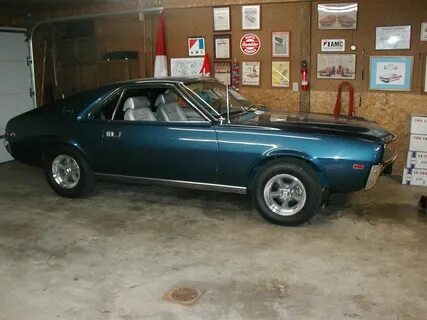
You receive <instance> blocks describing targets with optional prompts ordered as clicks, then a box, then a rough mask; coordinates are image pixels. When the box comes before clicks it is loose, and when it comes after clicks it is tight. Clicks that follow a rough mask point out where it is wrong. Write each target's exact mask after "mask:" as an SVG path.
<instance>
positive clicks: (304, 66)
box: [301, 60, 308, 91]
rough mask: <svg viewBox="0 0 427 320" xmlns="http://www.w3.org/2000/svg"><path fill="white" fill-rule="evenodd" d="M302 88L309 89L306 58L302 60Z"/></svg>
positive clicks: (303, 89)
mask: <svg viewBox="0 0 427 320" xmlns="http://www.w3.org/2000/svg"><path fill="white" fill-rule="evenodd" d="M301 90H302V91H307V90H308V67H307V61H305V60H304V61H302V62H301Z"/></svg>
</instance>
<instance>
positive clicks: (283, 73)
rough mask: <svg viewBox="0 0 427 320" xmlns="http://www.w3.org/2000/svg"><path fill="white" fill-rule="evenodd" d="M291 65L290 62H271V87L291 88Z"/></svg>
mask: <svg viewBox="0 0 427 320" xmlns="http://www.w3.org/2000/svg"><path fill="white" fill-rule="evenodd" d="M290 71H291V63H290V62H289V61H272V62H271V86H272V87H278V88H289V84H290V82H291V81H290V74H291V72H290Z"/></svg>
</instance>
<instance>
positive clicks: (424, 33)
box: [421, 22, 427, 41]
mask: <svg viewBox="0 0 427 320" xmlns="http://www.w3.org/2000/svg"><path fill="white" fill-rule="evenodd" d="M421 41H427V22H423V23H421Z"/></svg>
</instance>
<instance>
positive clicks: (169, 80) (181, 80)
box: [110, 77, 215, 86]
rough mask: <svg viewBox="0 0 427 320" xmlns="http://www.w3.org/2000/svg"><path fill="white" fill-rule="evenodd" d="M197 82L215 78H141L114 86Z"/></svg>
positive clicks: (117, 83)
mask: <svg viewBox="0 0 427 320" xmlns="http://www.w3.org/2000/svg"><path fill="white" fill-rule="evenodd" d="M195 81H215V79H214V78H210V77H162V78H154V77H150V78H140V79H133V80H126V81H121V82H116V83H114V84H116V85H118V86H120V85H129V84H143V83H153V82H157V83H159V82H161V83H184V84H185V83H192V82H195ZM110 85H111V84H110Z"/></svg>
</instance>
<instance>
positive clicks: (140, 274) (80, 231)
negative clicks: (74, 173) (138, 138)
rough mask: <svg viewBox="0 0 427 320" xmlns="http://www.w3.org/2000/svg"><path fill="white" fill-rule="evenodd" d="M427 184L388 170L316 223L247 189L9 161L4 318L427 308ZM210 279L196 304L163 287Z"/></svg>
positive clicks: (254, 315) (4, 171) (331, 315)
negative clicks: (422, 199)
mask: <svg viewBox="0 0 427 320" xmlns="http://www.w3.org/2000/svg"><path fill="white" fill-rule="evenodd" d="M423 193H426V194H427V189H423V188H416V187H407V186H402V185H400V184H399V183H398V182H397V181H395V180H392V179H391V178H387V177H384V178H381V180H380V183H379V185H378V186H377V187H376V188H375V189H374V190H372V191H371V192H368V193H364V192H361V193H356V194H353V195H352V196H350V197H343V196H335V197H334V198H333V199H332V205H331V206H330V207H328V208H327V209H326V210H325V211H324V212H323V213H320V214H319V215H318V216H317V217H316V218H315V219H313V220H312V221H311V223H309V224H305V225H303V226H301V227H298V228H286V227H279V226H274V225H271V224H268V223H266V222H264V221H263V220H262V219H261V218H259V217H258V215H257V213H256V212H255V210H254V209H253V208H252V205H251V202H250V201H249V199H248V198H247V197H245V196H239V195H232V194H222V193H210V192H203V191H192V190H185V189H173V188H164V187H149V186H135V185H124V184H116V183H107V182H101V183H99V184H98V185H97V189H96V192H95V195H94V196H92V197H91V198H88V199H83V200H70V199H64V198H61V197H59V196H57V195H56V194H54V193H53V192H52V191H51V190H50V188H49V187H48V185H47V183H46V182H45V180H44V177H43V173H42V171H41V170H40V169H38V168H33V167H28V166H25V165H22V164H18V163H15V162H12V163H8V164H5V165H2V166H0V310H1V311H0V319H2V320H3V319H8V320H9V319H10V320H26V319H31V320H37V319H40V320H47V319H73V320H75V319H79V320H83V319H88V320H89V319H90V320H96V319H123V320H130V319H162V320H163V319H165V320H166V319H167V320H174V319H187V320H193V319H204V320H206V319H213V320H221V319H236V320H239V319H291V320H294V319H304V320H309V319H313V320H320V319H325V320H326V319H328V320H329V319H375V320H381V319H386V320H394V319H396V320H397V319H399V320H404V319H416V320H421V319H427V316H426V311H427V294H426V293H427V215H424V214H420V213H418V212H417V206H416V203H417V200H418V198H419V196H420V195H421V194H423ZM175 286H195V287H197V288H200V289H203V290H206V291H205V293H204V295H203V296H202V297H201V299H200V300H199V301H198V302H197V303H196V304H195V305H193V306H181V305H176V304H172V303H169V302H166V301H164V300H163V299H162V296H163V294H164V293H165V291H167V290H168V289H170V288H172V287H175Z"/></svg>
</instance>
